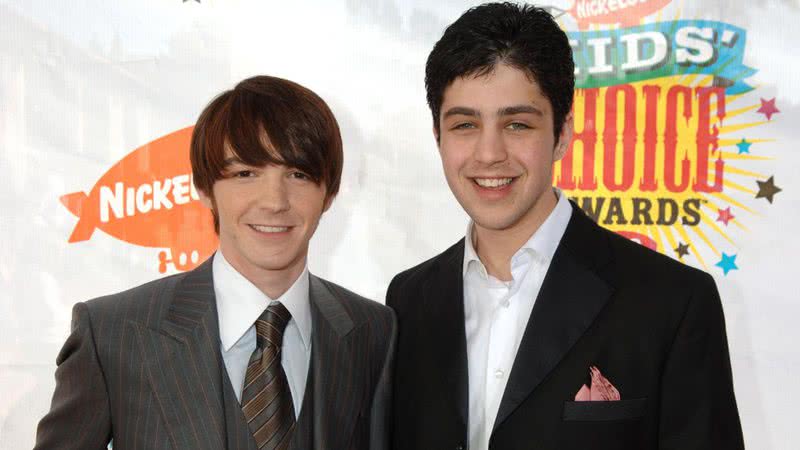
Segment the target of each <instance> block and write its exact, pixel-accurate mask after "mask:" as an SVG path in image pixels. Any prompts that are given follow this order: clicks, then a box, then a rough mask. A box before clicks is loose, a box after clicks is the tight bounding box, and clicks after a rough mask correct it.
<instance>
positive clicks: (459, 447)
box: [456, 444, 464, 450]
mask: <svg viewBox="0 0 800 450" xmlns="http://www.w3.org/2000/svg"><path fill="white" fill-rule="evenodd" d="M456 450H464V446H463V445H461V444H458V445H456Z"/></svg>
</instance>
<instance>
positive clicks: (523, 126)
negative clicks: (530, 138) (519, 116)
mask: <svg viewBox="0 0 800 450" xmlns="http://www.w3.org/2000/svg"><path fill="white" fill-rule="evenodd" d="M506 128H509V129H511V130H514V131H522V130H529V129H530V128H531V127H530V126H528V124H525V123H522V122H511V123H510V124H508V125H507V126H506Z"/></svg>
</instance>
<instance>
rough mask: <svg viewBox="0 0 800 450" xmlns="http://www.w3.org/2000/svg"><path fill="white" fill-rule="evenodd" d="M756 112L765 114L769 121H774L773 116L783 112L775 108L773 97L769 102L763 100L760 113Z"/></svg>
mask: <svg viewBox="0 0 800 450" xmlns="http://www.w3.org/2000/svg"><path fill="white" fill-rule="evenodd" d="M756 112H759V113H761V114H764V115H765V116H766V117H767V120H772V115H773V114H775V113H779V112H781V111H780V110H779V109H778V108H777V107H776V106H775V97H772V98H771V99H769V100H764V99H763V98H762V99H761V108H758V111H756Z"/></svg>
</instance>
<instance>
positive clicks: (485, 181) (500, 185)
mask: <svg viewBox="0 0 800 450" xmlns="http://www.w3.org/2000/svg"><path fill="white" fill-rule="evenodd" d="M517 178H519V177H493V178H478V177H475V178H472V182H473V183H475V184H476V185H477V186H479V187H481V188H483V189H489V190H493V191H499V190H503V189H506V188H508V187H509V186H510V185H511V184H512V183H513V182H514V181H516V180H517Z"/></svg>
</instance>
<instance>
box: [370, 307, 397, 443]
mask: <svg viewBox="0 0 800 450" xmlns="http://www.w3.org/2000/svg"><path fill="white" fill-rule="evenodd" d="M389 313H390V317H389V318H390V320H389V330H388V333H387V335H388V339H387V345H386V356H385V358H384V362H383V368H382V369H381V376H380V379H379V380H378V384H377V386H376V387H375V395H374V397H373V398H372V411H371V413H370V439H369V440H370V443H369V448H370V450H389V448H390V442H391V429H392V424H391V411H392V374H393V372H394V353H395V342H396V341H397V318H396V317H395V315H394V312H393V311H391V310H390V311H389Z"/></svg>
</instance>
